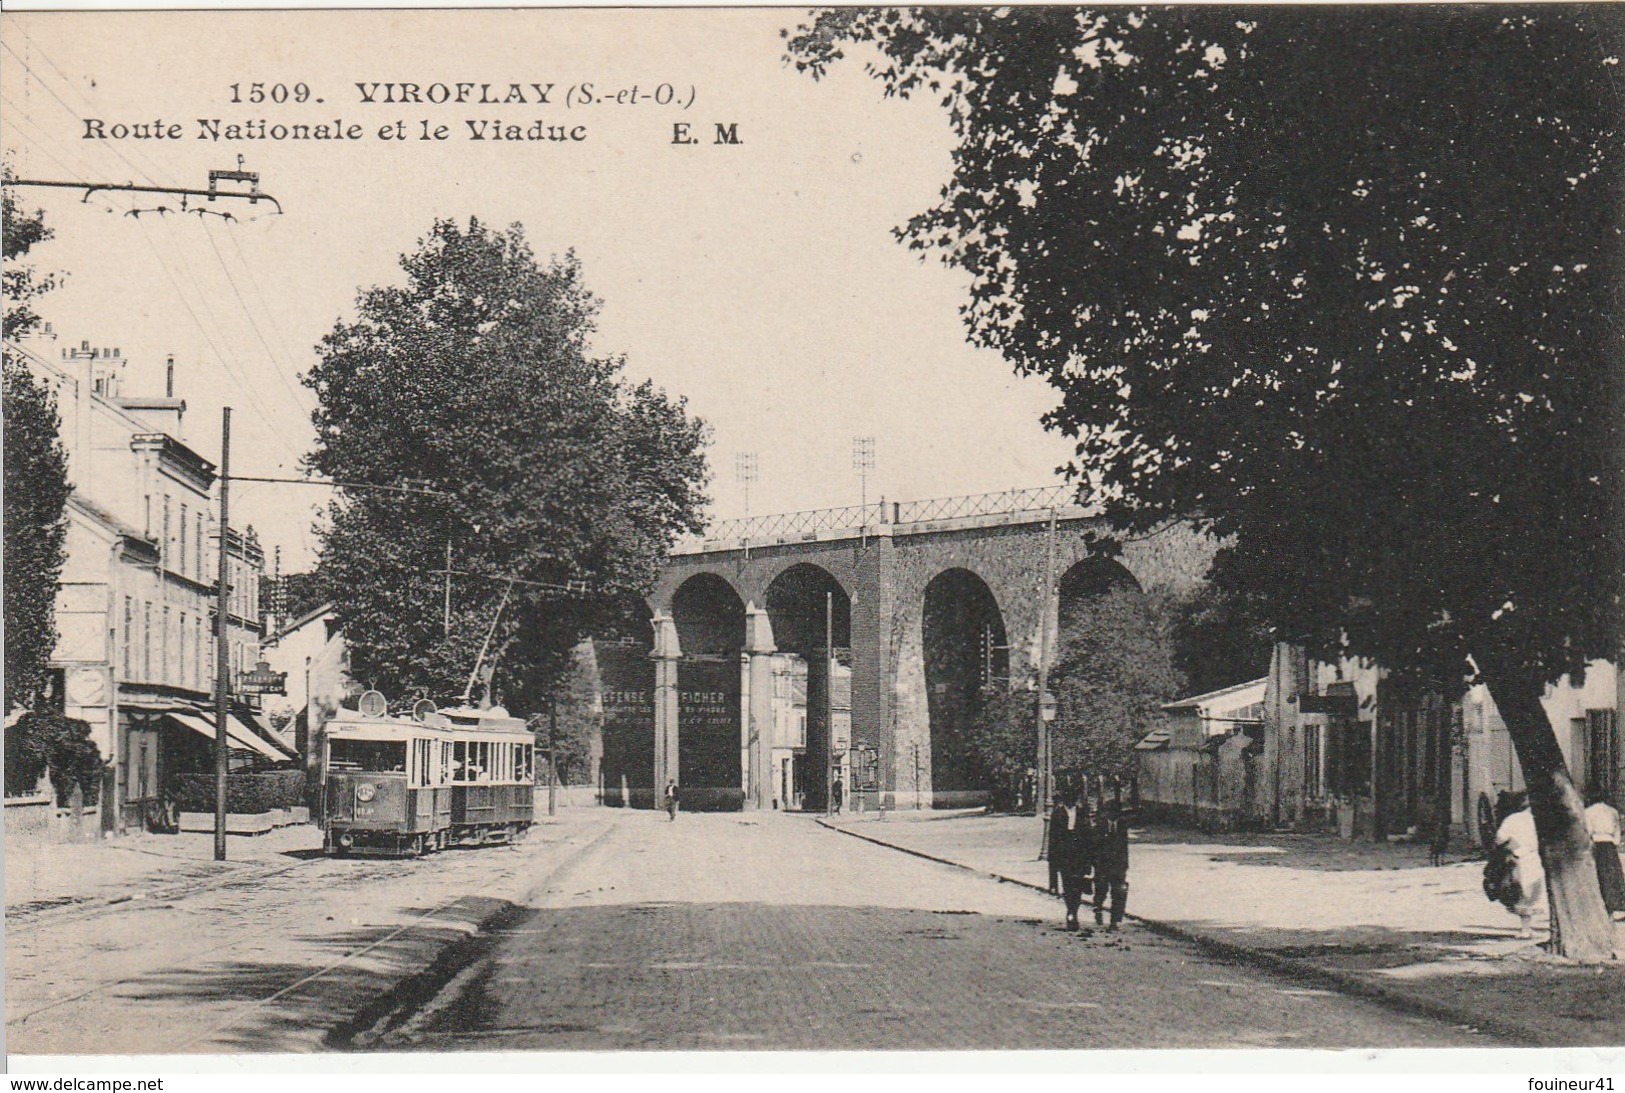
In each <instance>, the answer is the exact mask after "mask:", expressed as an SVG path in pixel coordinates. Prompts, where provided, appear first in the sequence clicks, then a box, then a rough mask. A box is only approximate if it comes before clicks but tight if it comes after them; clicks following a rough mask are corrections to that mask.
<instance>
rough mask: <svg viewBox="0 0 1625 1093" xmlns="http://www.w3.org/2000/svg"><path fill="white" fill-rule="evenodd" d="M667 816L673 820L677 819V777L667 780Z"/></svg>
mask: <svg viewBox="0 0 1625 1093" xmlns="http://www.w3.org/2000/svg"><path fill="white" fill-rule="evenodd" d="M666 818H667V819H668V820H671V821H673V822H675V821H676V819H677V779H675V778H672V779H670V780H668V781H667V782H666Z"/></svg>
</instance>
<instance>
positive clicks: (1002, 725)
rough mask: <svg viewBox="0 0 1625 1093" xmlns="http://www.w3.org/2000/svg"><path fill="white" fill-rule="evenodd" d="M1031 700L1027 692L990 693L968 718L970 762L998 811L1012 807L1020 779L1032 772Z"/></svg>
mask: <svg viewBox="0 0 1625 1093" xmlns="http://www.w3.org/2000/svg"><path fill="white" fill-rule="evenodd" d="M1035 698H1036V696H1035V695H1034V694H1033V692H1031V691H1024V690H1016V691H1009V690H1002V689H1001V690H997V691H990V692H988V693H986V694H984V696H983V698H982V701H981V702H980V704H979V705H978V706H977V707H976V712H975V713H974V714H973V715H972V717H971V719H970V723H969V726H968V730H967V736H968V738H969V739H968V741H967V743H968V744H969V750H970V761H971V763H972V764H973V769H975V771H976V773H977V774H978V775H979V776H980V780H981V782H982V784H983V785H985V786H987V788H988V792H989V794H990V795H991V797H992V801H993V807H994V808H995V809H997V810H999V811H1006V810H1008V809H1011V808H1014V807H1015V802H1016V797H1017V794H1018V789H1019V787H1020V784H1021V780H1022V779H1023V778H1024V777H1025V776H1026V773H1027V771H1029V770H1031V769H1032V765H1033V756H1034V754H1035V753H1036V750H1037V747H1038V726H1037V723H1036V720H1035V719H1036V717H1037V711H1036V709H1035V706H1034V702H1035Z"/></svg>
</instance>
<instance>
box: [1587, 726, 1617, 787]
mask: <svg viewBox="0 0 1625 1093" xmlns="http://www.w3.org/2000/svg"><path fill="white" fill-rule="evenodd" d="M1615 751H1616V749H1615V747H1614V711H1613V710H1587V711H1586V789H1587V790H1599V789H1600V790H1601V791H1602V792H1604V793H1606V794H1607V795H1608V799H1609V800H1610V801H1612V800H1613V798H1614V795H1615V793H1617V792H1618V790H1619V761H1618V759H1617V758H1616V757H1615Z"/></svg>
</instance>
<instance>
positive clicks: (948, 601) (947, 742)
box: [921, 567, 1010, 807]
mask: <svg viewBox="0 0 1625 1093" xmlns="http://www.w3.org/2000/svg"><path fill="white" fill-rule="evenodd" d="M1009 644H1010V643H1009V639H1008V635H1007V633H1006V630H1005V624H1004V614H1003V612H1001V611H1000V609H999V603H998V600H997V599H996V598H995V597H994V595H993V591H992V589H991V588H989V587H988V584H987V582H986V581H985V580H983V579H982V578H981V577H980V576H978V575H977V574H975V573H973V572H972V571H971V570H969V569H964V568H960V567H954V568H950V569H945V570H943V571H942V572H940V573H938V574H937V575H936V576H934V577H932V578H931V580H930V581H928V582H927V583H926V586H925V591H924V595H923V596H922V598H921V652H922V655H923V660H924V667H925V684H926V710H927V717H928V719H929V732H930V743H931V787H932V804H933V805H934V806H936V807H955V806H963V805H971V804H980V803H982V802H983V801H985V800H986V796H987V793H986V791H987V782H986V776H985V767H984V764H983V762H982V759H981V756H980V755H979V753H978V751H977V748H976V747H975V745H974V742H973V738H972V727H973V725H974V724H975V722H976V720H977V718H978V717H979V716H980V715H981V714H982V712H983V709H984V707H985V705H986V703H987V699H988V697H989V696H990V695H991V694H992V693H994V692H996V691H999V690H1008V689H1009V685H1010V648H1009Z"/></svg>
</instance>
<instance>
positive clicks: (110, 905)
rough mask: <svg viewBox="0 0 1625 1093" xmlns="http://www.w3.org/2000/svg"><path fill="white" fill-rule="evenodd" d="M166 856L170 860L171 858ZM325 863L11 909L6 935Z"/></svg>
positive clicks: (316, 859)
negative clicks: (97, 897)
mask: <svg viewBox="0 0 1625 1093" xmlns="http://www.w3.org/2000/svg"><path fill="white" fill-rule="evenodd" d="M163 856H165V857H168V856H169V855H163ZM174 860H176V861H182V862H184V861H189V860H191V859H186V858H176V859H174ZM323 860H324V859H322V858H320V857H311V858H305V859H302V860H300V861H295V862H293V863H291V864H288V863H282V862H279V863H276V865H275V866H274V867H273V868H266V869H254V870H239V871H235V872H232V873H228V874H226V875H224V876H220V877H216V878H213V879H211V880H203V881H200V880H199V879H197V878H192V877H187V878H175V879H166V880H165V881H163V882H161V883H160V884H159V885H157V886H155V887H153V888H149V889H147V890H145V891H141V892H132V893H126V894H123V895H117V896H108V897H105V898H99V899H92V900H83V901H76V902H72V903H60V902H46V903H45V904H44V905H42V906H39V907H37V908H23V909H21V910H17V911H12V910H8V911H7V912H6V933H7V934H10V935H12V936H20V935H26V934H30V933H33V932H36V931H38V930H41V929H46V928H50V927H54V926H59V925H65V924H68V923H76V922H84V921H86V920H90V919H97V918H104V917H109V916H113V915H118V914H121V913H124V912H128V911H139V910H143V909H146V908H149V907H150V906H151V905H152V904H154V903H169V904H174V903H177V902H180V901H182V900H187V899H194V898H197V897H199V896H204V895H208V894H210V893H213V892H219V891H222V890H229V889H231V888H232V887H234V886H239V885H254V884H259V883H261V882H262V881H266V880H270V879H271V878H273V877H280V876H282V875H284V874H286V873H292V872H295V871H297V870H300V869H306V868H309V867H310V866H313V865H317V864H319V863H321V862H322V861H323Z"/></svg>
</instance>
